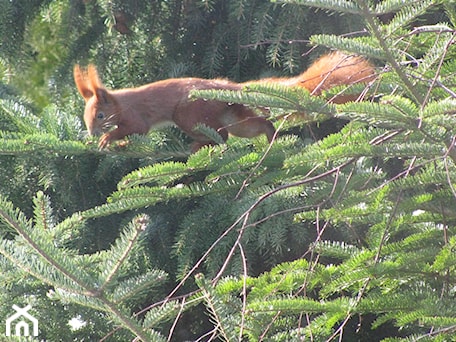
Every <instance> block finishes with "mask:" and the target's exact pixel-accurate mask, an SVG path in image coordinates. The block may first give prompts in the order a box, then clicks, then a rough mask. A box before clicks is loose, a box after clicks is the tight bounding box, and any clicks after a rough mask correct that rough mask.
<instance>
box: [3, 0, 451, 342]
mask: <svg viewBox="0 0 456 342" xmlns="http://www.w3.org/2000/svg"><path fill="white" fill-rule="evenodd" d="M18 4H22V3H21V2H17V3H16V2H10V3H7V4H2V5H0V6H4V7H5V11H0V12H1V13H0V15H1V16H2V18H10V17H11V15H12V13H13V11H17V10H18V9H19V8H15V6H17V5H18ZM282 4H283V2H282V3H281V6H277V5H276V4H274V3H269V2H265V1H264V2H263V1H250V2H246V1H228V2H226V1H205V2H197V1H165V2H142V1H125V2H124V1H96V2H95V1H93V2H92V1H89V2H87V3H85V4H84V2H79V1H75V2H70V3H66V2H65V3H64V2H62V1H56V2H36V4H34V7H33V8H35V9H36V8H38V9H39V13H40V16H38V17H36V18H33V20H32V21H33V22H32V23H31V24H32V25H36V26H35V27H40V28H43V27H44V28H46V27H49V26H48V25H47V24H46V20H44V18H53V22H56V23H60V24H61V25H59V26H61V27H62V28H64V29H65V28H66V31H65V30H63V31H62V32H64V33H66V38H67V39H66V41H63V40H64V39H63V38H62V37H61V36H56V35H54V32H53V31H46V32H47V34H48V37H53V38H54V39H55V40H56V41H58V42H59V44H62V46H64V47H65V49H64V50H63V52H61V54H60V53H58V54H57V56H56V60H57V61H56V62H55V65H58V67H59V68H60V69H59V68H53V67H52V69H53V70H52V71H50V73H51V74H52V75H53V76H52V77H50V78H48V80H51V81H52V82H50V83H49V84H48V86H49V87H48V86H46V87H45V88H46V89H47V91H49V92H50V93H52V92H54V91H56V89H57V88H59V87H53V85H55V84H65V80H64V79H65V77H63V76H62V77H61V78H59V77H58V76H59V75H58V74H59V73H60V72H61V71H62V70H67V71H68V70H69V67H70V65H71V64H73V62H76V61H80V62H84V61H86V60H88V59H90V60H94V61H96V62H97V64H98V65H99V69H100V71H101V72H102V75H103V76H104V82H105V83H106V84H107V85H108V86H113V87H114V86H119V87H123V86H130V85H136V84H138V83H141V82H145V81H152V80H154V79H158V78H163V77H167V76H170V75H172V76H182V75H183V74H185V73H187V72H191V73H192V74H193V75H195V76H196V75H199V76H207V77H213V76H218V75H224V76H229V77H232V78H234V79H239V80H241V79H244V78H245V79H251V78H253V76H255V77H256V76H258V74H256V75H253V73H254V71H252V70H256V71H258V69H260V67H259V68H257V69H256V68H255V66H260V65H261V66H262V67H261V68H263V67H264V65H265V61H266V62H267V63H269V65H273V66H277V65H281V66H283V69H284V70H285V71H287V70H288V71H291V70H294V68H295V67H296V65H297V64H299V63H298V62H297V58H298V56H299V55H300V54H301V53H302V49H300V48H299V46H300V45H299V44H289V43H288V42H289V41H290V40H293V39H294V38H297V37H300V38H301V39H303V38H304V39H307V38H308V37H309V36H310V34H312V33H315V32H318V33H319V34H318V35H313V36H312V37H311V38H310V42H311V43H313V44H315V45H319V46H325V47H327V48H330V49H338V50H344V51H346V52H347V53H354V54H361V55H364V56H367V57H370V58H371V60H372V61H373V62H374V63H377V65H378V68H377V69H376V70H377V72H378V74H377V77H376V79H375V80H373V81H372V82H370V83H369V84H367V85H358V86H357V87H350V89H346V87H342V86H341V87H337V88H335V89H332V90H328V91H327V92H325V93H324V94H323V95H322V96H321V97H312V96H310V95H309V93H308V92H307V91H305V90H302V89H292V88H285V87H281V86H279V85H274V84H252V85H249V86H247V87H246V88H245V89H244V90H243V91H241V92H219V91H217V92H212V91H205V92H198V93H196V92H195V94H194V96H195V97H203V98H216V99H220V100H223V101H226V102H233V103H244V104H246V105H249V106H252V107H255V108H260V109H268V110H269V111H270V113H271V120H273V121H274V124H275V125H276V128H277V130H278V135H277V137H276V139H275V140H274V142H273V143H271V144H270V143H268V142H267V141H266V139H265V138H264V137H259V138H255V139H251V140H249V139H241V138H230V139H229V140H228V141H227V142H226V144H220V145H217V146H210V147H209V146H208V147H205V148H202V149H201V150H199V151H198V152H196V153H194V154H190V152H189V149H188V144H187V141H186V139H187V138H186V137H184V136H183V135H182V134H181V133H179V132H177V131H176V130H174V129H172V128H170V129H166V130H161V131H158V132H152V133H151V134H149V135H148V136H131V137H128V139H127V140H126V142H120V143H118V144H113V145H112V146H111V147H110V149H108V150H105V151H99V150H98V148H97V147H96V140H95V139H92V138H87V137H84V128H83V127H82V124H81V121H80V120H79V119H78V116H77V114H79V112H80V111H82V108H81V105H82V104H81V101H80V99H79V98H78V95H77V94H76V91H75V90H74V89H72V90H69V89H70V88H69V87H66V88H65V87H63V88H62V89H59V90H58V91H56V92H57V93H58V96H56V97H55V98H56V99H58V100H56V101H55V104H51V101H49V100H48V99H45V100H44V101H41V100H37V98H38V97H36V94H35V95H33V94H31V95H30V94H29V95H28V96H29V97H28V99H22V98H21V99H19V98H17V96H14V95H13V93H14V92H13V91H11V92H10V90H9V88H8V91H7V92H0V95H1V100H0V137H1V139H2V143H1V144H0V157H1V168H2V171H4V175H5V177H4V178H3V179H1V180H0V189H1V196H0V232H1V233H0V234H1V237H2V239H1V241H0V254H1V257H0V269H1V272H0V283H1V284H2V285H3V286H4V287H5V291H4V292H2V293H1V294H0V300H1V302H2V303H11V302H14V303H17V302H18V301H19V300H20V301H22V302H25V303H31V304H33V306H34V309H35V310H36V311H37V315H38V316H39V317H38V318H39V319H40V321H51V322H58V323H62V322H63V324H61V325H65V326H66V323H67V321H69V320H71V319H72V318H78V319H79V320H80V321H81V322H83V323H84V324H85V325H84V326H83V327H81V328H80V329H79V330H74V331H72V330H71V329H69V328H65V329H64V331H63V332H61V330H60V328H59V329H58V328H56V327H57V326H58V323H56V325H55V326H51V327H49V328H44V327H43V328H42V329H43V331H42V335H41V337H40V338H42V339H47V340H59V339H60V340H61V339H63V338H67V337H68V336H71V338H72V339H74V340H87V339H88V338H90V339H104V340H108V339H109V340H113V341H125V340H142V341H167V340H176V341H179V340H188V339H193V340H207V341H212V340H224V341H244V340H248V341H290V340H292V341H293V340H296V341H298V340H307V339H308V340H314V341H334V340H384V341H399V340H404V341H407V340H426V339H427V340H452V339H454V338H455V336H456V329H455V326H456V325H455V324H456V322H455V319H454V316H455V312H454V305H453V302H454V273H453V272H454V271H455V265H456V259H455V257H454V249H455V246H456V239H455V237H454V235H453V232H455V224H454V223H455V222H456V220H455V219H456V211H455V209H454V208H455V206H454V203H455V197H456V190H455V181H454V180H455V179H456V173H455V171H454V168H455V163H456V153H455V152H454V151H455V148H454V147H455V146H454V145H455V139H454V134H453V131H454V127H455V119H454V106H455V96H454V91H453V88H454V84H453V83H454V81H453V79H454V77H453V76H454V73H455V72H456V65H455V63H454V62H453V56H454V47H453V41H454V26H455V21H454V20H455V18H456V14H455V13H456V12H455V10H456V9H455V7H454V5H453V4H452V3H451V2H449V1H448V2H447V1H420V2H416V1H402V0H401V1H399V0H386V1H377V2H372V1H363V0H351V1H337V0H318V1H314V0H312V1H306V0H287V1H286V5H284V6H282ZM33 8H32V7H30V8H27V10H33ZM314 8H318V9H319V10H321V11H318V12H317V13H318V14H316V16H317V17H318V18H321V19H322V20H321V21H320V22H319V23H316V22H313V21H312V22H311V24H309V26H311V27H310V28H308V29H307V30H305V29H304V26H305V25H304V23H306V19H308V18H309V17H311V16H312V15H310V14H309V13H312V14H313V13H315V12H314ZM436 10H440V11H441V12H443V13H444V16H443V17H440V16H439V17H438V20H435V21H434V22H432V19H434V18H435V17H433V15H434V14H435V13H436V12H438V11H436ZM326 11H330V12H331V15H332V16H330V17H326V16H324V15H323V14H322V13H324V12H326ZM30 13H33V11H32V12H30ZM45 13H48V14H49V16H48V17H46V16H43V14H45ZM334 13H340V14H344V15H345V16H348V18H349V21H351V20H353V18H357V19H358V20H359V22H361V23H362V24H361V25H359V26H360V27H361V28H362V29H363V30H362V32H363V35H362V36H356V35H354V36H351V35H343V36H340V35H337V36H335V35H332V34H331V33H332V32H328V31H322V30H319V29H318V28H320V27H323V26H324V24H325V23H327V22H329V21H330V20H331V18H335V17H334ZM385 15H389V17H387V18H385V17H383V16H385ZM30 16H31V14H29V15H26V16H24V17H23V18H22V19H24V20H27V18H28V17H30ZM343 17H344V16H341V17H338V16H337V17H336V18H337V21H338V22H339V20H342V19H341V18H343ZM62 18H71V20H67V21H65V20H63V19H62ZM328 18H329V19H328ZM425 20H428V22H427V23H426V25H425V26H419V25H420V23H421V22H423V21H425ZM51 21H52V20H51ZM0 22H1V21H0ZM49 22H50V21H48V23H49ZM24 25H25V22H24ZM335 26H337V25H335ZM357 26H358V25H357ZM29 27H32V26H29ZM228 28H232V29H231V30H230V29H228ZM11 29H15V30H16V31H15V35H16V37H19V38H20V39H19V38H18V39H17V41H18V42H19V43H20V44H19V45H21V46H22V44H26V45H27V44H29V47H33V46H37V43H36V41H35V40H34V39H35V38H36V37H37V36H36V35H34V34H33V33H32V32H31V31H30V32H29V34H30V35H27V34H24V33H25V32H27V30H24V28H23V27H22V26H19V27H16V28H6V27H5V25H2V26H0V33H1V36H2V42H5V43H2V44H6V45H5V46H6V47H8V46H10V45H8V44H12V41H10V40H8V39H7V38H9V36H7V35H8V33H9V32H10V31H9V30H11ZM249 29H251V30H249ZM334 30H335V31H336V30H337V27H334ZM131 37H134V38H131ZM32 38H33V39H32ZM152 38H153V39H152ZM204 42H207V43H206V44H205V43H204ZM227 46H228V47H230V48H229V49H227ZM140 47H141V48H140ZM203 47H204V48H203ZM247 47H248V48H247ZM5 51H6V52H5V55H2V56H1V57H0V60H1V62H2V63H1V69H0V70H1V72H2V73H3V75H5V74H6V71H5V70H7V68H6V67H4V66H5V65H6V66H8V67H9V68H10V71H14V72H13V74H14V73H16V74H17V73H18V70H20V69H19V67H20V65H19V64H17V65H14V66H15V67H16V69H14V68H13V67H12V64H11V66H10V62H9V61H10V60H11V58H13V57H15V56H18V55H17V54H18V53H19V51H20V49H17V46H13V45H11V48H10V49H7V50H5ZM38 55H39V56H40V57H43V55H41V54H40V53H38ZM25 57H27V56H25ZM25 57H24V58H25ZM108 57H109V58H108ZM24 60H26V58H25V59H24ZM145 61H148V63H145ZM21 63H25V62H23V60H21ZM31 65H33V67H31V68H30V69H28V70H26V72H25V73H24V74H25V75H29V73H32V74H33V73H34V72H37V70H39V63H37V64H34V63H32V64H31ZM139 65H144V66H143V67H141V68H139ZM164 66H167V67H164ZM247 67H248V68H249V69H251V70H250V71H249V72H245V69H246V68H247ZM48 68H49V69H51V67H48ZM46 70H48V69H46ZM116 70H117V71H116ZM119 70H120V71H119ZM138 70H141V72H137V71H138ZM165 70H166V71H165ZM48 71H49V70H48ZM39 74H40V73H39ZM41 74H42V73H41ZM24 77H26V76H24ZM6 78H7V77H5V76H3V77H2V80H3V79H6ZM33 82H37V81H36V80H35V81H32V83H33ZM67 82H68V80H67ZM8 85H12V86H14V87H15V88H16V89H21V87H24V85H23V83H22V80H21V77H19V76H17V77H16V78H15V79H14V82H11V83H9V84H8ZM72 87H73V88H74V86H72ZM2 89H3V88H2ZM22 89H23V88H22ZM341 92H353V93H355V94H356V93H361V94H362V96H361V97H360V99H363V100H364V101H356V102H350V103H346V104H330V103H328V102H327V99H330V98H331V97H333V96H334V95H336V94H338V93H341ZM62 98H64V99H65V101H63V100H62ZM30 103H33V105H31V104H30ZM260 109H259V112H263V110H260ZM328 119H341V120H345V121H344V122H348V123H347V124H346V125H345V126H344V127H343V128H342V129H341V130H339V131H338V132H336V133H333V134H329V135H325V134H323V135H324V138H322V139H316V138H315V137H314V136H313V135H312V134H308V135H306V133H307V132H308V131H306V130H301V128H302V127H303V126H305V125H311V124H314V125H315V126H318V125H321V126H323V125H324V124H325V123H326V122H328V121H329V120H328ZM320 128H321V127H317V128H315V127H313V128H312V129H309V131H311V132H314V131H318V129H320ZM198 129H199V130H200V131H201V132H204V133H205V134H207V135H208V136H211V137H213V138H214V139H216V138H217V133H216V132H214V131H213V130H211V129H209V128H207V127H203V126H201V127H199V128H198ZM11 179H14V182H11ZM455 233H456V232H455ZM203 307H204V308H205V309H203ZM202 310H205V313H204V314H201V311H202ZM0 314H2V315H3V314H4V315H5V316H7V312H5V308H3V306H0ZM205 314H207V317H208V318H206V316H205ZM0 317H3V316H0ZM189 317H190V319H189ZM189 321H190V323H188V322H189ZM187 323H188V324H187Z"/></svg>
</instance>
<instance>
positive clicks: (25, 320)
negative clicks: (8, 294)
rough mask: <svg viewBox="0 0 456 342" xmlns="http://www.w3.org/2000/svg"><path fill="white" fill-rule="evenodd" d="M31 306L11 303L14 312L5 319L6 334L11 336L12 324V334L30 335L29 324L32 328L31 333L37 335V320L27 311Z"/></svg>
mask: <svg viewBox="0 0 456 342" xmlns="http://www.w3.org/2000/svg"><path fill="white" fill-rule="evenodd" d="M31 308H32V307H31V305H27V306H26V307H25V308H20V307H18V306H17V305H14V304H13V309H14V310H16V313H15V314H13V315H11V316H10V317H9V318H8V319H7V320H6V336H11V327H12V326H14V327H15V329H14V331H15V333H14V334H13V335H14V336H30V324H31V325H32V329H33V334H32V335H33V336H38V320H37V319H36V318H35V317H33V316H32V315H30V314H29V313H28V312H27V311H29V310H30V309H31Z"/></svg>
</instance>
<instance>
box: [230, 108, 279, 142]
mask: <svg viewBox="0 0 456 342" xmlns="http://www.w3.org/2000/svg"><path fill="white" fill-rule="evenodd" d="M229 114H230V115H225V120H224V121H225V122H224V124H225V128H226V130H227V131H228V132H229V133H230V134H232V135H235V136H237V137H241V138H254V137H256V136H258V135H261V134H265V135H266V137H267V138H268V141H269V142H271V141H272V140H273V138H274V134H275V128H274V125H273V124H272V123H271V122H270V121H269V120H267V119H266V118H264V117H261V116H257V115H256V114H255V113H254V112H253V110H252V109H250V108H248V107H246V106H244V105H241V104H236V105H233V108H231V109H230V113H229ZM227 118H228V119H227Z"/></svg>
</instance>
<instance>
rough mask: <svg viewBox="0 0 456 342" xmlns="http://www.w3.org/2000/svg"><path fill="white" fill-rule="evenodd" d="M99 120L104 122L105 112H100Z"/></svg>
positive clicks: (98, 114)
mask: <svg viewBox="0 0 456 342" xmlns="http://www.w3.org/2000/svg"><path fill="white" fill-rule="evenodd" d="M97 119H98V120H103V119H104V113H103V112H98V113H97Z"/></svg>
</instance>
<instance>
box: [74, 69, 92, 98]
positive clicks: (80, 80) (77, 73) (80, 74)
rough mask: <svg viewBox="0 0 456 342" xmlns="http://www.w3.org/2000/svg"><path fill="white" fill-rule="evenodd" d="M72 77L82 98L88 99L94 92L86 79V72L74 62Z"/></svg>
mask: <svg viewBox="0 0 456 342" xmlns="http://www.w3.org/2000/svg"><path fill="white" fill-rule="evenodd" d="M73 77H74V83H75V84H76V88H78V91H79V93H80V94H81V95H82V97H83V98H84V100H86V101H87V100H88V99H90V98H91V97H92V96H93V95H94V92H93V89H92V88H91V87H90V85H89V83H88V81H87V72H86V71H85V70H83V69H82V68H81V67H80V66H79V65H78V64H76V65H75V66H74V68H73Z"/></svg>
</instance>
